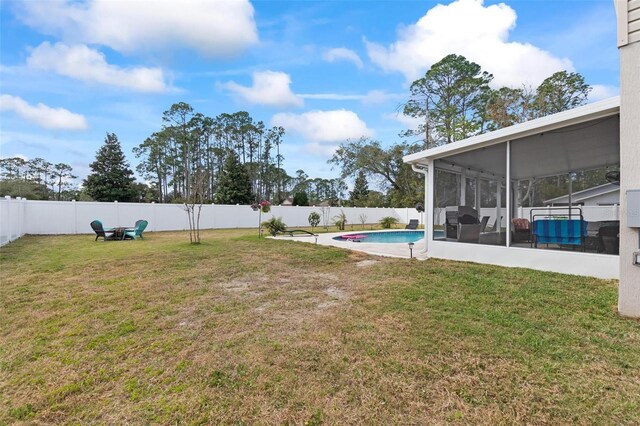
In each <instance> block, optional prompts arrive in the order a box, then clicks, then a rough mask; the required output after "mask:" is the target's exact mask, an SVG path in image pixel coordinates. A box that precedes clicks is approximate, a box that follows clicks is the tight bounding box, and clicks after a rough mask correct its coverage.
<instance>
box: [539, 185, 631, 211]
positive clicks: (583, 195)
mask: <svg viewBox="0 0 640 426" xmlns="http://www.w3.org/2000/svg"><path fill="white" fill-rule="evenodd" d="M569 195H570V194H566V195H563V196H561V197H555V198H551V199H549V200H544V205H546V206H568V205H569V202H571V204H573V205H577V206H613V205H616V204H620V185H617V184H613V183H605V184H604V185H598V186H594V187H592V188H588V189H583V190H582V191H578V192H574V193H573V194H571V197H569Z"/></svg>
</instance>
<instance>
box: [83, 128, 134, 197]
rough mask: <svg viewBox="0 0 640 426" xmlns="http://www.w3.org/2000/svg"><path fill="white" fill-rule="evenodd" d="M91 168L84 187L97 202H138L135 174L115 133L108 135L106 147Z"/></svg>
mask: <svg viewBox="0 0 640 426" xmlns="http://www.w3.org/2000/svg"><path fill="white" fill-rule="evenodd" d="M90 167H91V171H92V173H91V174H90V175H89V176H87V178H86V179H85V180H84V187H85V189H86V191H87V193H88V194H89V196H91V198H93V199H94V200H96V201H124V202H126V201H137V200H136V199H135V195H136V191H135V189H134V186H133V182H134V177H133V172H132V171H131V169H130V168H129V163H127V160H126V159H125V157H124V153H123V152H122V147H121V146H120V142H119V141H118V137H117V136H116V135H115V133H107V136H106V137H105V139H104V145H102V147H101V148H100V150H98V152H97V153H96V160H95V161H94V162H93V163H91V166H90Z"/></svg>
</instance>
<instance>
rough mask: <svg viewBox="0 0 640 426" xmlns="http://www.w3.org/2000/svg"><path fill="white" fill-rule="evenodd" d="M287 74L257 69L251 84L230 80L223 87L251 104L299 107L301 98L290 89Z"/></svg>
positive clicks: (289, 79)
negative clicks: (246, 84)
mask: <svg viewBox="0 0 640 426" xmlns="http://www.w3.org/2000/svg"><path fill="white" fill-rule="evenodd" d="M290 86H291V77H289V74H286V73H283V72H276V71H257V72H254V73H253V84H252V85H251V86H250V87H247V86H242V85H240V84H238V83H236V82H233V81H230V82H228V83H225V84H223V85H222V87H223V88H225V89H227V90H229V91H230V92H232V93H235V94H236V95H238V96H240V97H241V98H242V99H244V100H245V101H247V102H249V103H252V104H259V105H271V106H277V107H288V106H294V107H301V106H303V105H304V101H303V100H302V98H301V97H300V96H298V95H296V94H294V93H293V92H292V91H291V88H290Z"/></svg>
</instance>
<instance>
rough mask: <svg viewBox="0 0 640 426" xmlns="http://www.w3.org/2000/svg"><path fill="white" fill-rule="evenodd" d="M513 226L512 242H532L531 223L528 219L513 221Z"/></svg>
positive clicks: (515, 219)
mask: <svg viewBox="0 0 640 426" xmlns="http://www.w3.org/2000/svg"><path fill="white" fill-rule="evenodd" d="M511 225H513V232H512V234H511V235H512V238H511V239H512V240H513V242H514V243H523V242H527V243H528V242H529V241H530V240H531V222H529V219H526V218H523V217H521V218H514V219H511Z"/></svg>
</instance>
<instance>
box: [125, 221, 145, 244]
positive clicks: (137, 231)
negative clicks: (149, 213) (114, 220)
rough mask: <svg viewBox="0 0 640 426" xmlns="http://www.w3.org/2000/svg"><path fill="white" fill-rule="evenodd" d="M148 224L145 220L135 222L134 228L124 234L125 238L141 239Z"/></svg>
mask: <svg viewBox="0 0 640 426" xmlns="http://www.w3.org/2000/svg"><path fill="white" fill-rule="evenodd" d="M148 224H149V222H147V221H146V220H138V221H136V225H135V227H134V228H133V229H130V230H128V231H126V232H125V234H124V236H125V238H131V239H133V240H135V239H137V238H138V237H140V238H143V237H142V232H143V231H144V230H145V228H146V227H147V225H148Z"/></svg>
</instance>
